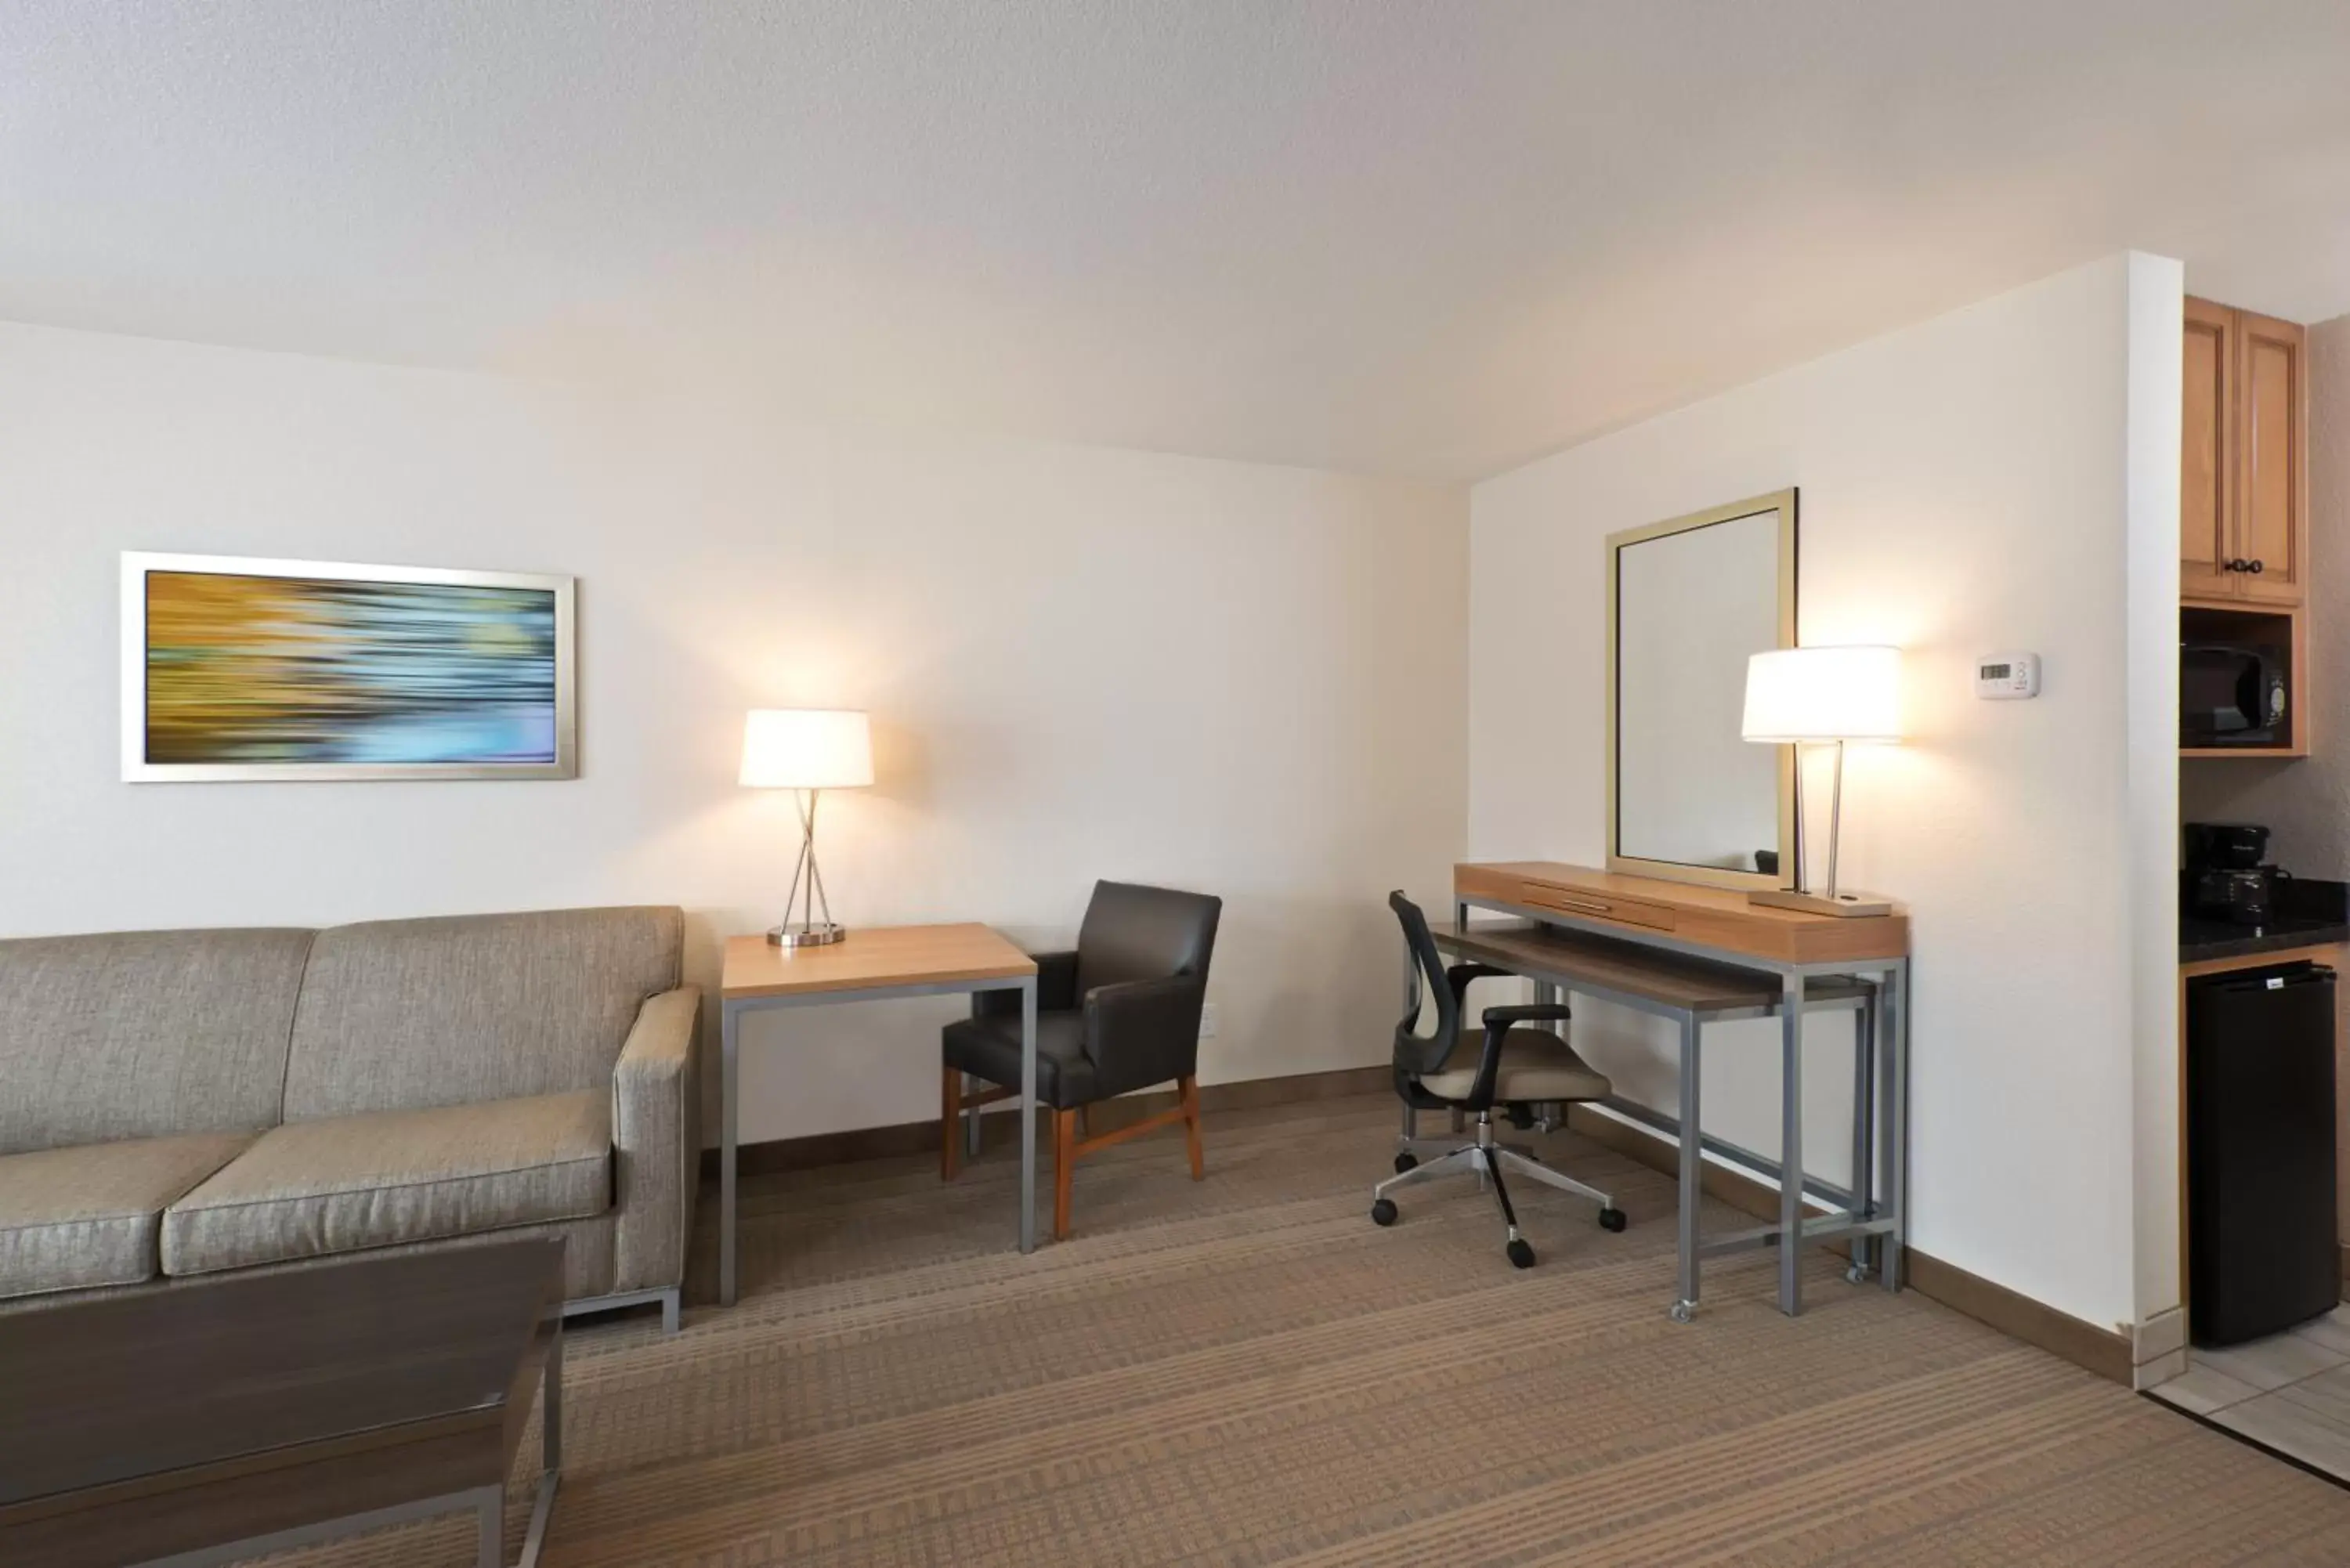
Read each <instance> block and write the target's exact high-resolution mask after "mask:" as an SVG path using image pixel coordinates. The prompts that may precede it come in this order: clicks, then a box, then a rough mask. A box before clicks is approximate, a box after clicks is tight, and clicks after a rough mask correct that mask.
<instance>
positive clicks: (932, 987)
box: [718, 924, 1036, 1306]
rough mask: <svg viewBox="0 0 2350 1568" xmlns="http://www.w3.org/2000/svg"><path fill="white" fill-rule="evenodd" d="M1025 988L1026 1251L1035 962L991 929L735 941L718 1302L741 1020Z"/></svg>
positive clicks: (724, 1277)
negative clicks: (781, 1011) (808, 942)
mask: <svg viewBox="0 0 2350 1568" xmlns="http://www.w3.org/2000/svg"><path fill="white" fill-rule="evenodd" d="M1014 990H1016V991H1018V992H1020V1079H1021V1091H1022V1104H1021V1108H1020V1250H1021V1251H1024V1252H1031V1251H1035V1248H1036V1113H1035V1099H1036V961H1035V960H1034V959H1032V958H1030V957H1029V956H1028V955H1027V954H1026V953H1024V952H1022V951H1021V950H1019V949H1018V948H1017V947H1015V946H1014V945H1013V944H1012V943H1011V942H1009V941H1007V940H1004V939H1003V937H1001V936H999V935H998V934H997V933H995V932H994V931H993V930H990V929H988V928H987V927H985V926H982V925H976V924H967V925H953V926H873V927H866V928H862V929H855V930H851V931H850V932H849V933H848V935H847V937H845V938H844V939H842V940H839V941H837V942H832V943H828V944H827V945H825V946H823V947H807V948H785V947H779V946H777V945H776V944H775V943H774V942H771V941H769V940H767V939H766V938H764V937H729V938H727V939H726V965H725V970H724V972H723V975H722V976H721V979H720V981H719V1015H720V1020H721V1040H722V1043H723V1054H724V1062H723V1072H722V1074H721V1075H720V1080H719V1094H718V1102H719V1119H720V1122H721V1124H722V1126H721V1131H720V1135H719V1157H718V1161H719V1163H718V1299H719V1302H720V1303H721V1304H723V1305H726V1306H732V1305H733V1304H734V1293H735V1262H736V1260H735V1234H734V1228H735V1225H734V1177H735V1172H734V1165H735V1142H736V1132H735V1125H736V1117H737V1101H738V1098H739V1096H738V1094H737V1090H738V1086H739V1083H740V1080H739V1077H738V1073H737V1057H738V1048H739V1045H740V1042H741V1037H742V1018H743V1014H744V1013H745V1012H759V1011H761V1010H763V1009H765V1008H770V1007H793V1006H801V1005H806V1004H808V1003H812V1002H814V1003H820V1002H871V1001H878V1000H879V999H881V998H884V997H892V996H941V995H954V994H960V993H964V992H978V991H1014Z"/></svg>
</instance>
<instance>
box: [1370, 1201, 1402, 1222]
mask: <svg viewBox="0 0 2350 1568" xmlns="http://www.w3.org/2000/svg"><path fill="white" fill-rule="evenodd" d="M1395 1222H1396V1206H1395V1199H1392V1198H1381V1199H1377V1200H1376V1201H1374V1202H1373V1203H1372V1204H1371V1223H1372V1224H1374V1225H1392V1224H1394V1223H1395Z"/></svg>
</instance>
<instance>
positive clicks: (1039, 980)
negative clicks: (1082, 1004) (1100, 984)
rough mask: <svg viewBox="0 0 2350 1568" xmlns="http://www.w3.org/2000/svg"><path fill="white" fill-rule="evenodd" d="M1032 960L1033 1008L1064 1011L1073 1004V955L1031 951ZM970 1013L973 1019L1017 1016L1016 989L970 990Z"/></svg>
mask: <svg viewBox="0 0 2350 1568" xmlns="http://www.w3.org/2000/svg"><path fill="white" fill-rule="evenodd" d="M1030 956H1031V957H1033V958H1034V959H1035V961H1036V1011H1037V1012H1070V1011H1072V1010H1073V1009H1075V1008H1076V1005H1077V955H1076V954H1075V953H1073V952H1069V953H1033V954H1031V955H1030ZM971 1015H972V1017H973V1018H1011V1019H1017V1018H1018V1017H1019V1016H1020V993H1019V992H1017V991H974V992H972V993H971Z"/></svg>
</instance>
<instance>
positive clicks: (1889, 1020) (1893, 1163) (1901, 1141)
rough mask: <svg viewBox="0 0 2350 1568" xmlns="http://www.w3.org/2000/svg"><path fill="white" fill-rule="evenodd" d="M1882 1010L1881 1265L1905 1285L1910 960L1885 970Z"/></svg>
mask: <svg viewBox="0 0 2350 1568" xmlns="http://www.w3.org/2000/svg"><path fill="white" fill-rule="evenodd" d="M1885 983H1886V990H1885V996H1884V1000H1883V1009H1884V1012H1885V1013H1886V1014H1887V1016H1885V1017H1884V1018H1882V1019H1880V1020H1879V1022H1878V1024H1877V1029H1878V1033H1879V1035H1880V1037H1881V1038H1882V1039H1883V1041H1884V1044H1885V1063H1884V1068H1883V1070H1882V1071H1881V1072H1880V1073H1879V1074H1878V1075H1877V1094H1878V1097H1879V1101H1880V1105H1879V1109H1878V1112H1877V1126H1878V1127H1880V1128H1881V1129H1882V1131H1883V1133H1884V1135H1885V1136H1884V1141H1883V1144H1882V1145H1881V1147H1880V1148H1879V1151H1878V1155H1877V1160H1878V1167H1879V1169H1880V1170H1881V1171H1882V1173H1883V1174H1882V1176H1881V1178H1880V1179H1879V1182H1878V1188H1879V1190H1880V1191H1882V1192H1883V1193H1884V1195H1885V1207H1886V1209H1887V1210H1888V1211H1889V1212H1890V1214H1891V1216H1892V1219H1893V1229H1892V1230H1890V1231H1887V1232H1886V1233H1885V1235H1884V1236H1883V1237H1882V1238H1880V1239H1879V1240H1878V1241H1877V1273H1878V1275H1879V1277H1880V1279H1881V1280H1882V1282H1883V1283H1884V1285H1885V1288H1886V1289H1887V1290H1888V1291H1898V1290H1899V1289H1900V1288H1901V1266H1902V1264H1901V1250H1902V1249H1903V1248H1904V1247H1906V1246H1908V1244H1909V1173H1908V1150H1909V961H1908V959H1906V958H1905V959H1903V960H1902V961H1900V962H1899V963H1898V964H1896V965H1894V966H1893V967H1892V968H1890V969H1888V970H1887V971H1886V972H1885Z"/></svg>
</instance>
